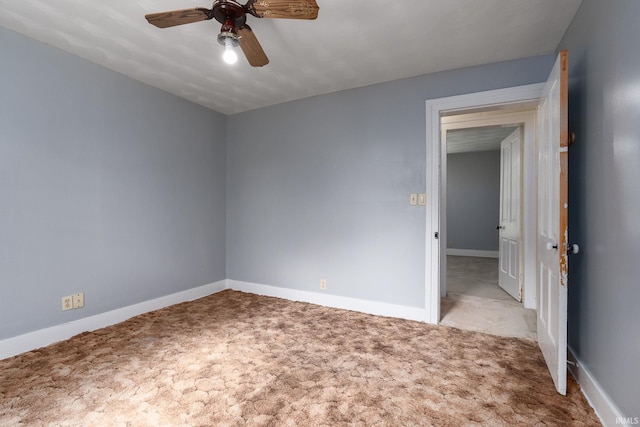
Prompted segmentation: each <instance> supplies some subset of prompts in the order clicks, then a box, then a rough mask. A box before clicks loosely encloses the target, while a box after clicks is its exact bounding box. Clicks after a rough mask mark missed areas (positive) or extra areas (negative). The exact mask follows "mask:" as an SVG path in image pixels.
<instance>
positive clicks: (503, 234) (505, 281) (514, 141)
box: [498, 128, 522, 301]
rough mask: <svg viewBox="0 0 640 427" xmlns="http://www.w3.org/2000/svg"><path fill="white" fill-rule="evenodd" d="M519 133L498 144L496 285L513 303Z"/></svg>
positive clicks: (519, 295)
mask: <svg viewBox="0 0 640 427" xmlns="http://www.w3.org/2000/svg"><path fill="white" fill-rule="evenodd" d="M521 145H522V130H521V128H518V129H516V130H514V131H513V132H512V133H511V134H510V135H509V136H507V137H506V138H505V139H504V140H503V141H502V142H501V143H500V218H499V224H498V229H499V230H500V233H499V239H500V250H499V257H500V262H499V266H500V268H499V271H498V285H500V287H501V288H502V289H504V290H505V291H506V292H507V293H508V294H509V295H511V296H512V297H513V298H515V299H516V300H517V301H521V299H522V288H521V286H520V268H519V266H520V150H521Z"/></svg>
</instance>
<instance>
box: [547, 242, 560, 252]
mask: <svg viewBox="0 0 640 427" xmlns="http://www.w3.org/2000/svg"><path fill="white" fill-rule="evenodd" d="M551 249H558V244H557V243H556V244H555V245H554V244H552V243H551V242H547V250H548V251H550V250H551Z"/></svg>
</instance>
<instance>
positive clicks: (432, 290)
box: [425, 83, 544, 324]
mask: <svg viewBox="0 0 640 427" xmlns="http://www.w3.org/2000/svg"><path fill="white" fill-rule="evenodd" d="M543 88H544V83H539V84H532V85H526V86H516V87H511V88H505V89H498V90H491V91H486V92H476V93H470V94H466V95H458V96H451V97H446V98H437V99H430V100H427V101H426V144H427V145H426V155H427V158H426V166H427V167H426V170H427V176H426V188H427V205H428V207H427V210H426V214H427V215H426V227H425V228H426V238H425V321H426V322H427V323H433V324H438V322H439V321H440V254H441V253H444V252H441V250H442V247H444V250H446V244H443V246H441V242H443V240H441V239H438V237H439V232H440V205H441V201H442V192H441V182H440V175H441V169H440V168H441V161H442V155H443V153H442V143H441V138H440V135H441V128H440V118H441V116H442V115H443V114H444V113H454V112H456V111H460V112H462V111H465V110H471V109H475V108H485V107H498V106H503V105H509V104H519V103H526V102H530V101H535V100H537V99H539V98H540V96H541V94H542V90H543ZM444 154H445V155H446V152H445V153H444Z"/></svg>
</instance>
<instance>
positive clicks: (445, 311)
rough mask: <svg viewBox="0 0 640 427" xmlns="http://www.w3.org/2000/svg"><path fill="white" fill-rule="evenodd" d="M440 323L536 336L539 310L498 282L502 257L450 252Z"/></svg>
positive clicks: (508, 333)
mask: <svg viewBox="0 0 640 427" xmlns="http://www.w3.org/2000/svg"><path fill="white" fill-rule="evenodd" d="M440 312H441V320H440V324H441V325H445V326H453V327H456V328H460V329H466V330H471V331H477V332H485V333H488V334H493V335H500V336H507V337H519V338H528V339H533V340H535V339H536V338H537V335H536V312H535V310H529V309H525V308H524V307H523V306H522V304H521V303H519V302H517V301H516V300H515V299H513V298H512V297H511V296H510V295H509V294H508V293H506V292H505V291H504V290H502V288H500V287H499V286H498V260H497V259H496V258H478V257H462V256H451V255H449V256H447V297H446V298H442V299H441V303H440Z"/></svg>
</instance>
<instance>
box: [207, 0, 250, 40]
mask: <svg viewBox="0 0 640 427" xmlns="http://www.w3.org/2000/svg"><path fill="white" fill-rule="evenodd" d="M212 11H213V17H214V18H215V19H216V21H218V22H220V23H221V24H222V27H221V28H220V34H218V43H220V44H221V45H223V46H226V45H227V43H228V42H231V44H232V45H233V46H234V47H236V46H238V45H239V44H240V37H239V36H238V31H237V30H236V29H237V28H238V27H242V26H243V25H244V24H245V23H246V22H247V16H246V14H245V11H244V6H242V5H241V4H240V3H238V2H236V1H233V0H216V1H215V2H214V3H213V8H212Z"/></svg>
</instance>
